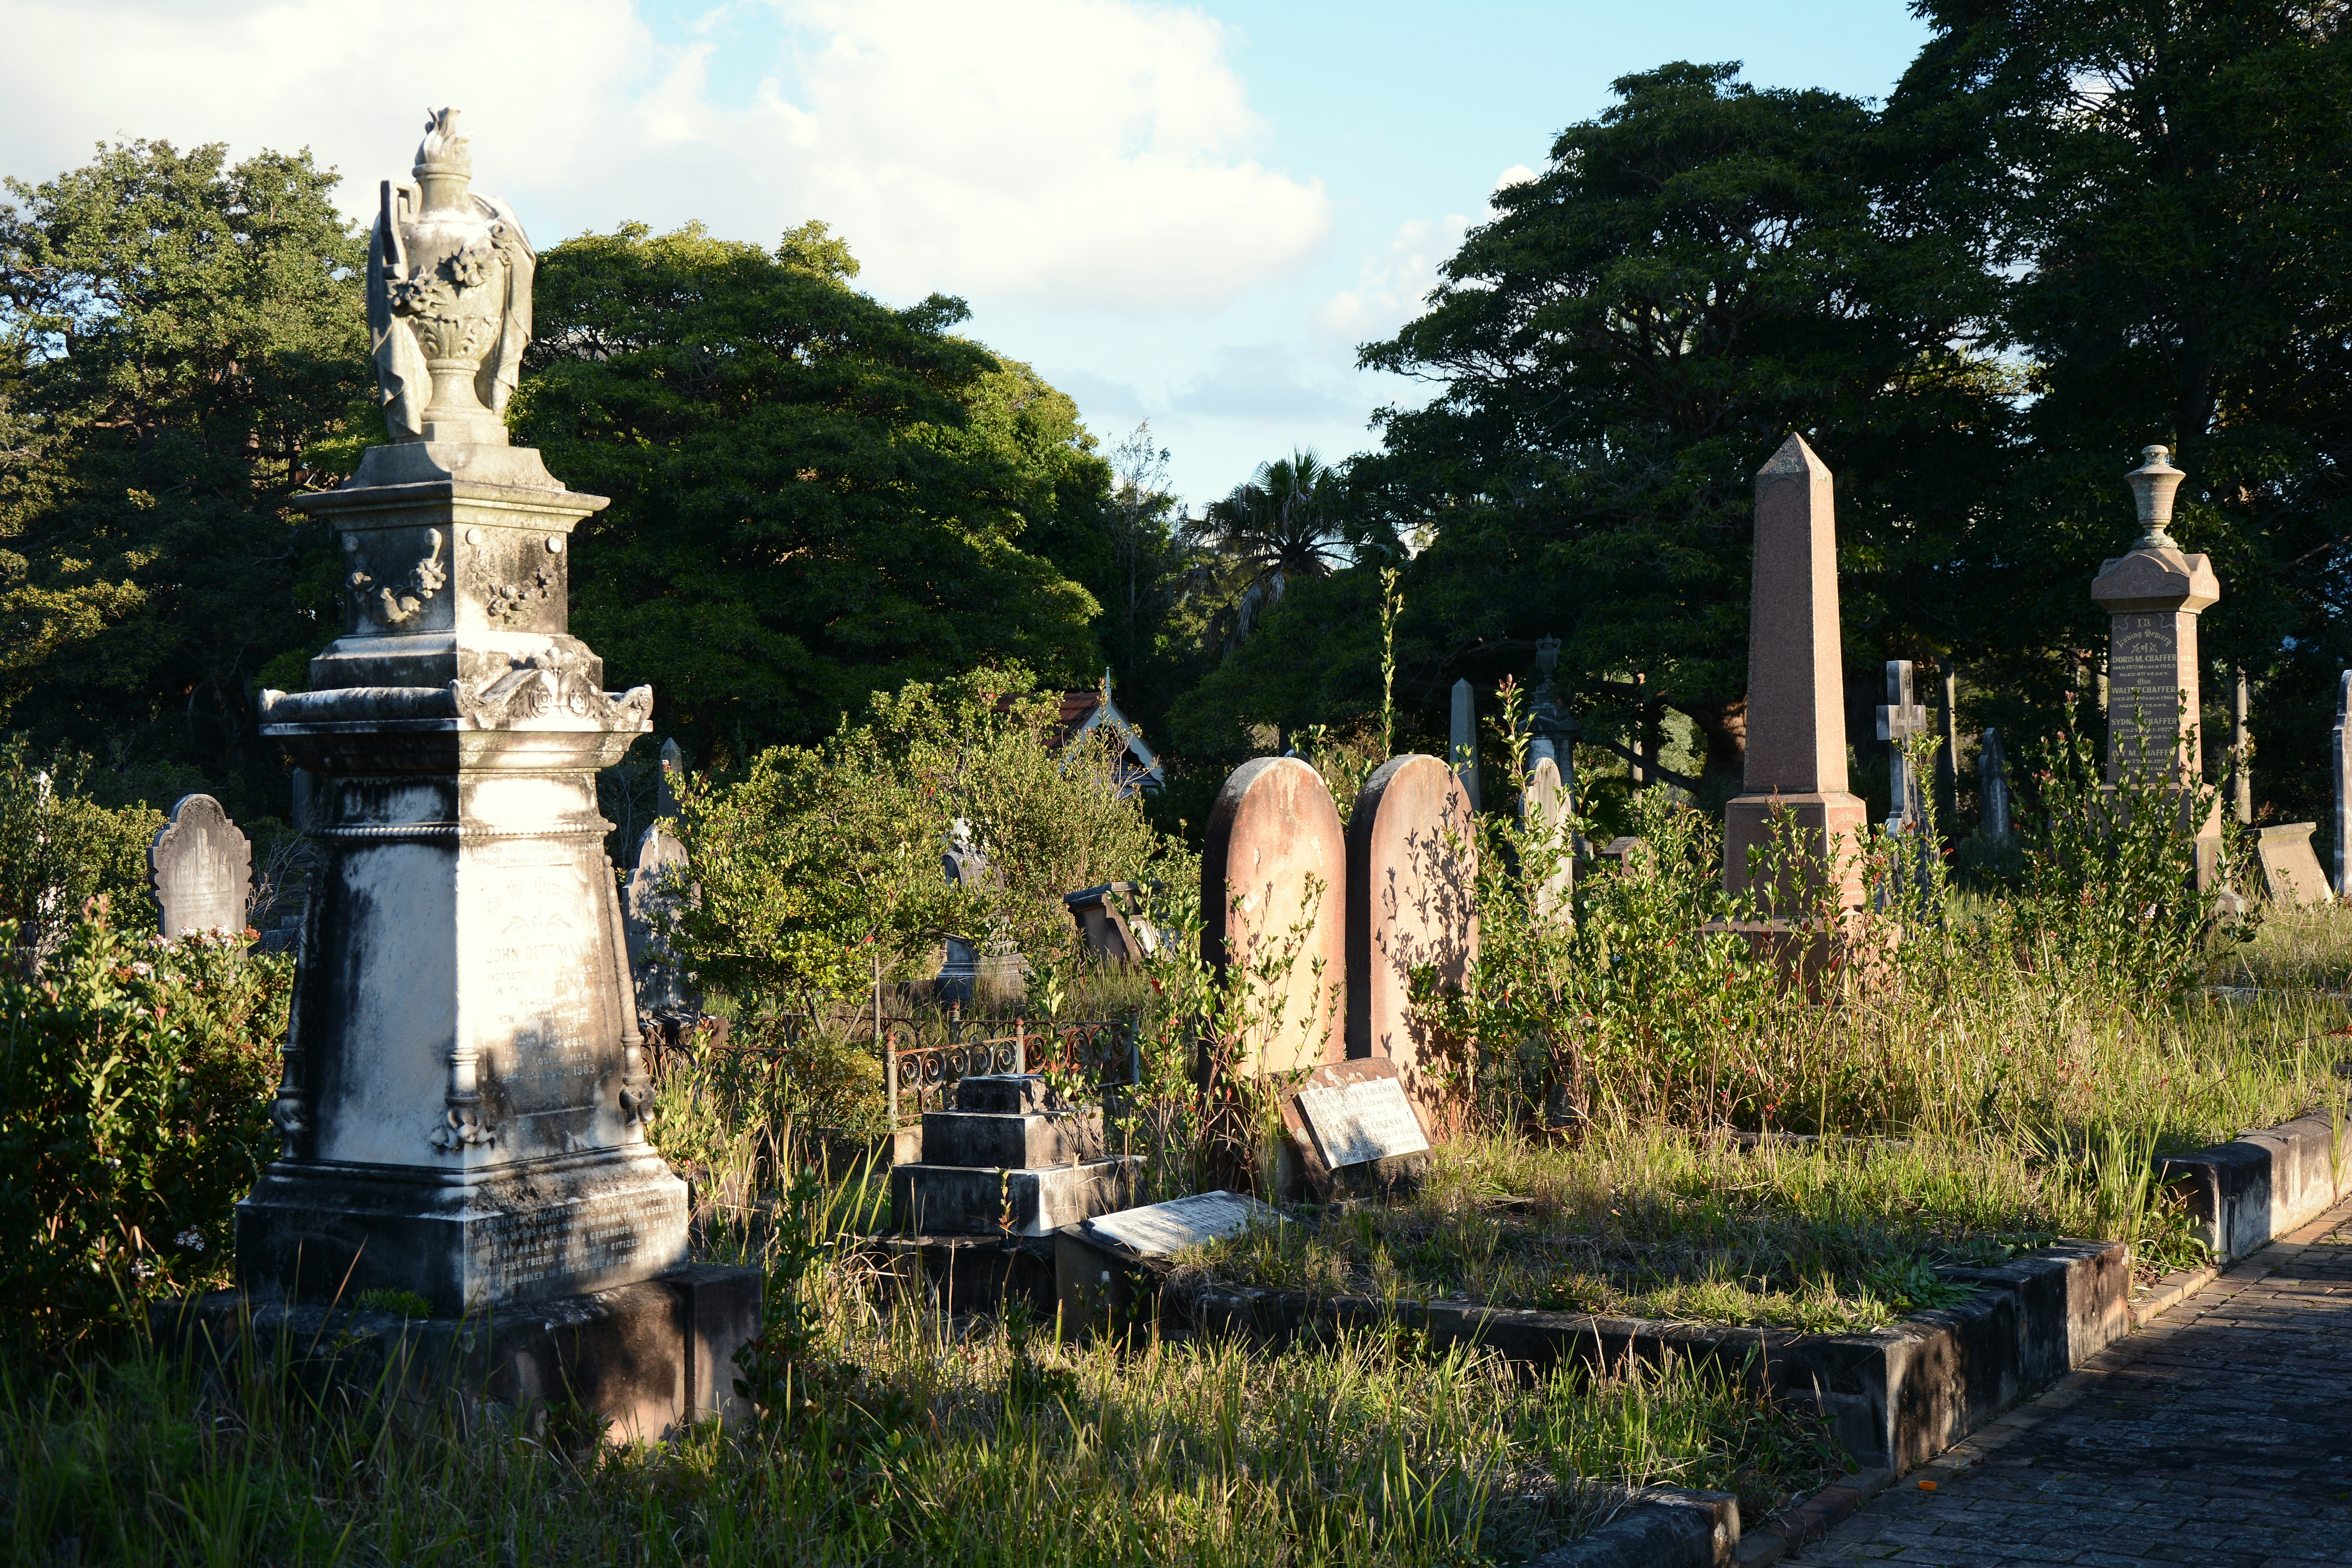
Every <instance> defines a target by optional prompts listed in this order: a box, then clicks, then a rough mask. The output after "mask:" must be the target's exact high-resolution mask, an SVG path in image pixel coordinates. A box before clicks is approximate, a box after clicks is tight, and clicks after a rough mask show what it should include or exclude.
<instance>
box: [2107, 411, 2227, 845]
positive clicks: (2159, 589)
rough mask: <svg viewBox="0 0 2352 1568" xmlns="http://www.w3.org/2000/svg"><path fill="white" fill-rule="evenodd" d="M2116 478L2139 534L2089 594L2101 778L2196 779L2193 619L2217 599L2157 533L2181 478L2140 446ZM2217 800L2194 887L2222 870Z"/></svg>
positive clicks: (2200, 829) (2200, 766)
mask: <svg viewBox="0 0 2352 1568" xmlns="http://www.w3.org/2000/svg"><path fill="white" fill-rule="evenodd" d="M2141 457H2142V458H2143V461H2142V462H2141V464H2140V466H2139V467H2138V468H2134V469H2133V470H2132V471H2131V472H2130V473H2128V474H2126V475H2125V476H2124V478H2125V479H2126V482H2127V483H2128V484H2129V485H2130V486H2131V490H2132V498H2133V500H2134V501H2135V502H2136V503H2137V507H2138V510H2139V523H2140V536H2139V539H2138V540H2137V542H2135V543H2134V544H2133V545H2132V547H2131V549H2130V550H2129V551H2128V552H2126V553H2125V554H2124V555H2122V556H2120V557H2118V558H2116V559H2115V560H2111V561H2105V562H2102V563H2100V565H2099V574H2098V576H2097V577H2096V578H2095V579H2094V580H2093V581H2092V584H2091V597H2092V598H2093V599H2094V600H2095V601H2096V602H2097V603H2098V604H2099V605H2101V606H2102V607H2103V608H2105V610H2106V612H2107V615H2108V617H2109V625H2108V634H2109V640H2108V645H2107V782H2108V783H2109V784H2119V783H2121V782H2123V780H2124V778H2125V775H2126V773H2129V774H2131V775H2132V776H2133V777H2134V778H2137V779H2139V780H2142V781H2153V780H2158V779H2166V778H2169V779H2175V780H2178V781H2179V782H2180V783H2181V784H2184V785H2193V784H2195V783H2196V782H2197V781H2198V780H2200V779H2201V778H2202V777H2203V776H2204V772H2205V763H2204V758H2203V757H2202V756H2201V755H2200V752H2201V750H2202V748H2201V747H2200V745H2198V744H2197V743H2196V741H2195V738H2194V736H2193V733H2192V731H2193V730H2194V728H2195V726H2196V723H2197V715H2198V712H2199V708H2198V702H2199V691H2200V684H2199V672H2200V666H2199V662H2198V658H2197V616H2198V615H2199V614H2200V612H2201V611H2203V610H2205V609H2206V608H2208V607H2209V606H2210V605H2213V604H2214V603H2215V602H2216V601H2218V600H2219V599H2220V598H2221V581H2220V579H2218V578H2216V577H2215V576H2214V575H2213V567H2212V564H2211V563H2210V562H2208V561H2207V560H2206V559H2205V557H2203V556H2202V555H2189V554H2184V553H2183V552H2181V549H2180V546H2179V544H2177V543H2175V542H2173V539H2172V536H2171V535H2170V534H2169V533H2167V532H2166V531H2165V529H2166V526H2167V525H2168V524H2169V523H2170V522H2171V521H2172V497H2173V492H2174V491H2175V490H2178V489H2179V488H2180V481H2181V480H2182V479H2185V478H2187V477H2188V476H2187V475H2185V474H2183V473H2182V472H2181V471H2180V470H2179V468H2174V467H2173V466H2172V465H2171V464H2170V463H2168V462H2167V461H2166V460H2165V450H2164V448H2163V447H2147V448H2146V449H2145V450H2144V451H2143V452H2142V453H2141ZM2220 874H2221V810H2220V803H2219V802H2218V801H2217V802H2216V803H2215V808H2214V810H2213V811H2212V812H2211V813H2210V815H2209V816H2208V817H2207V819H2206V820H2205V821H2203V822H2200V823H2199V824H2198V825H2197V885H2198V886H2199V887H2200V888H2206V887H2210V886H2211V885H2212V883H2213V881H2214V879H2216V878H2217V877H2218V876H2219V875H2220Z"/></svg>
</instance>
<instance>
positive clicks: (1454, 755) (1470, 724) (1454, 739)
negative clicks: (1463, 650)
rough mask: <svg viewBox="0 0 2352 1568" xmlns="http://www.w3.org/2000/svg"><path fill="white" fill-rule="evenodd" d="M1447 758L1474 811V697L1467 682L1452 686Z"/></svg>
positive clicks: (1475, 724) (1475, 799)
mask: <svg viewBox="0 0 2352 1568" xmlns="http://www.w3.org/2000/svg"><path fill="white" fill-rule="evenodd" d="M1446 744H1447V748H1448V752H1447V757H1446V760H1447V762H1449V763H1451V764H1452V765H1453V768H1454V773H1455V775H1456V776H1457V777H1459V778H1460V779H1461V780H1462V789H1463V793H1465V795H1468V796H1469V797H1470V809H1471V810H1473V811H1476V810H1477V809H1478V694H1477V692H1476V691H1475V689H1472V687H1471V685H1470V683H1469V681H1467V680H1457V681H1455V682H1454V724H1453V729H1452V732H1451V734H1450V735H1449V736H1448V738H1447V742H1446Z"/></svg>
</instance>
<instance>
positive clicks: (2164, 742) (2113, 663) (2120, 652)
mask: <svg viewBox="0 0 2352 1568" xmlns="http://www.w3.org/2000/svg"><path fill="white" fill-rule="evenodd" d="M2112 634H2113V635H2112V638H2111V640H2110V641H2109V643H2108V647H2107V733H2108V736H2109V744H2110V745H2111V747H2112V748H2113V749H2114V752H2115V755H2116V757H2117V758H2118V759H2132V758H2137V756H2138V755H2139V753H2140V751H2141V749H2142V745H2143V743H2145V746H2146V749H2147V751H2148V752H2152V753H2153V754H2154V755H2156V756H2157V757H2158V758H2162V757H2166V756H2168V755H2169V754H2170V752H2171V751H2172V747H2173V743H2174V738H2175V737H2177V736H2178V735H2179V732H2180V692H2181V690H2182V689H2183V688H2184V685H2186V684H2187V683H2189V682H2193V681H2194V680H2195V679H2196V676H2195V674H2194V672H2193V670H2192V671H2189V672H2188V673H2184V669H2183V660H2182V652H2183V650H2182V648H2181V647H2180V617H2179V616H2177V615H2174V614H2172V613H2170V612H2160V613H2156V614H2137V615H2120V616H2116V617H2115V619H2114V624H2113V627H2112Z"/></svg>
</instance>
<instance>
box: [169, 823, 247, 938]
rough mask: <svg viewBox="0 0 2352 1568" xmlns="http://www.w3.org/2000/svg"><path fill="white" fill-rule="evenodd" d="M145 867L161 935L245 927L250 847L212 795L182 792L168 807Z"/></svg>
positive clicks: (182, 934)
mask: <svg viewBox="0 0 2352 1568" xmlns="http://www.w3.org/2000/svg"><path fill="white" fill-rule="evenodd" d="M147 872H148V877H149V880H150V884H151V885H152V887H153V889H154V890H155V902H156V904H157V906H158V909H159V910H160V915H161V918H160V920H159V921H158V922H157V927H156V929H157V930H158V931H161V932H162V933H163V935H164V936H166V937H170V938H174V939H176V938H179V937H182V936H184V935H186V934H187V933H188V932H189V931H244V930H245V906H246V902H247V900H248V899H250V898H251V897H252V895H253V846H252V844H251V843H249V842H248V841H247V838H246V837H245V832H244V830H243V829H242V828H240V827H238V826H237V825H236V823H234V822H231V821H230V820H229V819H228V813H227V812H226V811H223V810H222V809H221V804H220V802H218V801H216V800H215V799H214V798H213V797H212V796H210V795H184V796H183V797H181V800H180V802H179V804H178V805H174V806H173V807H172V816H171V818H170V820H169V821H167V822H165V823H164V825H163V830H162V831H161V832H159V833H157V834H156V835H155V839H154V842H153V843H152V844H150V845H149V846H148V847H147Z"/></svg>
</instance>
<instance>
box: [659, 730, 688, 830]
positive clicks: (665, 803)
mask: <svg viewBox="0 0 2352 1568" xmlns="http://www.w3.org/2000/svg"><path fill="white" fill-rule="evenodd" d="M685 776H686V752H683V751H681V750H680V749H679V748H678V743H677V739H676V738H675V737H672V738H671V739H669V740H667V741H664V742H662V743H661V784H660V795H659V796H658V798H657V799H656V808H657V810H658V811H659V814H660V815H661V816H669V817H674V816H677V786H678V783H679V781H680V780H682V779H683V778H685Z"/></svg>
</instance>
